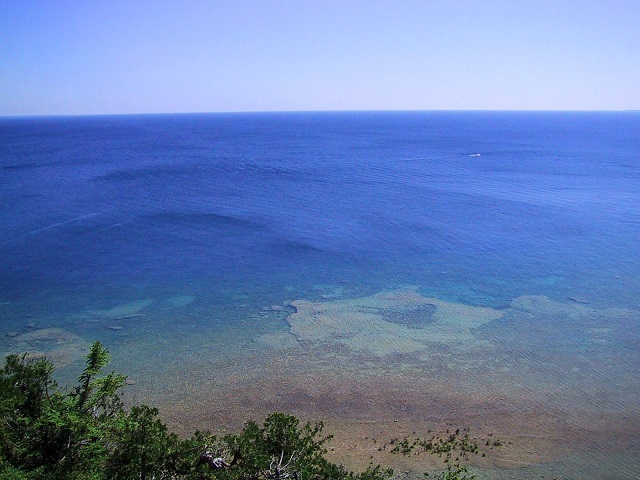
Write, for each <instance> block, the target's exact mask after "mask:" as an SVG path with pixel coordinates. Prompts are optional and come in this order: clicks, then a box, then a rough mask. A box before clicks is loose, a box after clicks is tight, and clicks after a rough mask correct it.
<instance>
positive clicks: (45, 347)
mask: <svg viewBox="0 0 640 480" xmlns="http://www.w3.org/2000/svg"><path fill="white" fill-rule="evenodd" d="M13 341H14V343H13V345H12V348H11V350H12V351H13V352H14V353H26V354H27V356H29V357H32V358H41V357H47V358H48V359H49V360H51V361H52V362H53V363H54V364H55V365H56V366H58V367H64V366H66V365H68V364H70V363H72V362H75V361H76V360H78V359H80V358H82V357H83V356H84V355H85V353H86V350H87V348H88V346H89V342H87V341H86V340H84V339H83V338H82V337H79V336H78V335H75V334H73V333H71V332H69V331H67V330H63V329H61V328H41V329H38V330H34V331H32V332H27V333H23V334H22V335H18V336H16V337H14V338H13Z"/></svg>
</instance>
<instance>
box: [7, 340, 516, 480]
mask: <svg viewBox="0 0 640 480" xmlns="http://www.w3.org/2000/svg"><path fill="white" fill-rule="evenodd" d="M110 358H111V356H110V354H109V352H108V351H107V349H106V348H105V347H104V346H103V345H102V344H101V343H100V342H98V341H96V342H94V343H93V344H92V345H91V347H90V349H89V352H88V354H87V356H86V366H85V368H84V370H83V371H82V373H81V374H80V376H79V377H78V381H77V385H76V386H75V387H73V388H71V389H63V388H61V387H59V385H58V383H57V382H56V381H55V379H54V376H53V374H54V372H55V366H54V364H53V363H52V362H51V361H49V360H48V359H47V358H45V357H41V358H37V357H30V356H28V355H27V354H23V355H15V354H13V355H9V356H8V357H7V358H6V361H5V365H4V367H3V368H2V369H0V418H2V419H3V420H2V422H1V424H0V480H9V479H12V480H13V479H15V480H21V479H25V480H26V479H42V480H46V479H90V480H100V479H143V480H144V479H185V480H187V479H221V480H227V479H228V480H269V479H294V480H303V479H305V480H306V479H314V480H334V479H335V480H338V479H353V480H389V479H392V478H399V477H394V472H393V470H392V469H390V468H384V467H382V466H380V465H373V464H369V466H368V467H367V468H366V469H365V470H364V471H362V472H353V471H350V470H348V469H347V468H345V467H344V466H343V465H338V464H335V463H332V462H330V461H328V460H327V459H326V454H327V447H326V443H327V442H328V441H330V440H331V438H332V436H331V435H326V434H325V433H324V424H323V423H322V422H315V423H311V422H307V423H304V424H302V423H301V421H300V420H299V419H298V418H296V417H294V416H293V415H289V414H285V413H278V412H275V413H271V414H269V415H268V416H267V417H266V418H265V420H264V421H263V423H262V424H261V425H260V424H258V423H256V422H255V421H253V420H250V421H248V422H247V423H245V425H244V428H243V429H242V430H241V431H240V433H236V434H226V435H224V436H217V435H214V434H213V433H212V432H210V431H196V432H195V433H193V434H192V435H190V436H187V437H182V438H181V437H179V436H178V435H177V434H175V433H171V432H169V430H168V428H167V426H166V425H165V424H164V423H163V421H162V420H161V419H160V417H159V411H158V409H157V408H155V407H152V406H148V405H145V404H142V405H134V406H132V407H131V408H129V409H127V408H125V406H124V403H123V401H122V398H121V397H122V390H123V389H124V387H125V386H126V385H127V377H126V376H125V375H123V374H119V373H116V372H113V371H112V372H110V373H106V374H105V373H104V372H103V370H104V368H105V367H106V366H107V365H108V363H109V361H110ZM381 435H383V432H381ZM376 442H377V440H376ZM503 444H504V442H503V441H501V440H499V439H496V438H486V439H485V438H482V439H480V438H474V437H472V436H471V435H470V434H469V431H468V429H462V430H460V429H456V430H446V431H443V432H431V431H429V432H427V435H426V436H424V437H419V436H414V437H411V438H409V437H405V438H402V439H401V438H393V439H389V440H388V441H381V442H380V444H379V447H378V449H379V450H380V451H382V450H388V451H390V452H391V453H394V454H398V455H403V456H412V455H414V456H415V455H420V454H431V455H438V456H439V457H440V458H441V459H442V463H443V469H442V470H438V471H430V472H427V473H424V476H425V477H426V478H430V479H436V480H437V479H440V480H472V479H474V478H476V477H475V475H473V474H471V473H470V472H469V470H468V468H467V467H466V466H465V465H463V462H464V461H465V460H467V459H468V458H469V456H471V455H479V456H482V457H484V456H485V455H486V453H485V451H486V449H491V450H493V449H494V448H499V447H501V446H502V445H503ZM406 473H407V472H405V473H404V476H403V477H402V478H407V476H406Z"/></svg>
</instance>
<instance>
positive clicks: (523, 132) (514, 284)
mask: <svg viewBox="0 0 640 480" xmlns="http://www.w3.org/2000/svg"><path fill="white" fill-rule="evenodd" d="M639 138H640V116H638V115H637V114H634V113H532V112H530V113H525V112H521V113H508V112H475V113H474V112H468V113H453V112H450V113H447V112H439V113H428V112H425V113H400V112H398V113H322V114H314V113H305V114H302V113H300V114H237V115H233V114H226V115H176V116H122V117H117V116H116V117H77V118H20V119H11V118H5V119H1V120H0V139H1V141H0V166H1V169H0V191H1V193H2V204H1V205H0V219H1V220H2V221H1V223H0V315H1V318H2V323H1V325H0V328H1V329H2V331H1V332H0V333H1V334H2V337H1V338H0V351H2V352H9V351H18V350H20V351H24V350H30V351H33V352H44V353H46V354H48V355H50V356H51V357H52V358H54V359H56V360H57V361H58V362H59V363H60V365H61V370H60V375H61V377H62V378H66V379H72V378H73V376H74V375H75V373H74V372H76V370H74V368H77V367H78V365H79V364H80V362H81V355H82V353H83V351H84V349H85V348H86V345H87V344H88V343H90V342H91V341H92V340H94V339H100V340H101V341H103V342H104V343H105V344H106V345H107V346H108V347H109V348H110V349H111V351H112V352H113V353H114V356H115V359H114V364H115V366H116V367H117V368H118V369H119V370H122V371H125V372H128V373H129V374H130V375H131V378H132V379H135V380H136V384H135V385H133V386H132V387H131V388H130V390H131V391H132V395H133V396H134V397H135V398H138V399H144V400H145V401H150V402H152V403H156V404H161V406H162V407H163V409H164V411H165V412H166V415H167V418H169V419H170V421H172V422H173V423H174V425H175V426H176V428H180V427H182V428H184V429H188V428H191V427H197V426H199V425H201V424H202V422H204V423H206V422H209V424H212V423H213V424H215V422H217V421H219V417H221V416H225V415H226V416H225V422H227V423H228V424H230V425H231V424H233V423H234V421H236V420H231V417H233V418H234V419H235V418H242V419H244V417H243V415H251V414H255V415H259V414H260V413H261V412H264V411H267V410H269V409H290V410H291V409H292V410H296V411H298V412H299V413H300V414H302V415H305V416H315V417H318V416H322V417H325V416H329V417H335V418H342V419H343V420H344V421H345V422H347V423H349V422H356V423H357V422H360V423H358V424H359V425H360V424H363V423H362V422H365V421H369V420H371V418H383V419H386V420H385V421H387V422H388V423H389V422H390V424H393V422H394V420H395V421H398V420H399V421H398V422H397V423H399V424H403V423H402V422H403V421H406V422H409V423H410V422H411V419H413V420H414V421H418V419H420V421H424V422H425V424H424V426H425V428H428V425H430V423H429V422H431V423H437V422H438V421H440V420H441V419H442V418H444V417H446V416H447V415H449V416H450V417H451V418H456V419H457V420H458V421H459V422H470V423H473V422H476V423H478V425H477V428H489V426H488V425H486V424H482V425H480V423H482V422H480V421H477V420H474V418H476V416H475V414H474V412H478V411H480V412H484V413H485V414H486V415H484V416H485V417H486V419H487V422H488V421H489V420H491V421H493V422H494V423H496V424H498V423H500V422H502V423H503V424H500V425H497V427H499V428H502V430H503V431H504V435H505V436H510V438H511V437H513V438H514V439H515V440H516V441H515V444H516V447H514V448H513V450H514V451H519V450H518V449H520V450H521V451H527V449H529V451H531V452H534V453H535V452H537V453H536V455H533V454H532V455H531V456H530V457H526V455H525V456H522V455H520V456H518V458H515V459H514V460H513V461H514V462H523V464H526V465H532V466H528V467H526V468H529V469H530V468H533V469H534V470H535V469H536V468H538V469H540V470H539V471H545V472H553V468H556V471H557V472H564V473H563V474H567V475H570V474H571V472H572V469H575V468H577V467H576V466H575V463H574V464H571V462H570V461H566V462H564V463H563V461H562V460H560V461H559V463H558V459H555V458H553V455H549V452H548V451H547V450H548V449H545V446H544V445H542V443H544V442H538V443H535V442H533V443H532V444H531V445H529V443H527V442H529V440H525V439H527V438H540V435H539V434H535V435H534V436H532V437H527V436H526V435H528V434H527V433H526V432H527V431H529V430H531V431H534V430H536V429H541V430H544V429H547V430H548V431H549V433H548V435H549V436H550V438H552V440H550V442H551V443H553V444H554V445H566V444H570V445H572V447H571V449H570V450H571V452H573V453H572V455H573V454H575V455H582V454H584V452H591V453H592V454H594V455H596V454H597V455H596V457H598V458H600V457H601V456H603V455H604V456H605V457H606V458H614V457H615V458H616V463H615V464H616V465H617V466H614V467H612V468H613V470H612V471H614V472H618V473H617V474H619V475H622V477H620V478H625V476H627V477H628V476H629V475H632V473H633V472H635V471H637V470H636V469H637V468H638V456H637V454H636V453H633V452H634V449H633V448H632V446H633V445H637V441H638V436H639V430H640V427H639V423H638V419H639V418H640V390H639V381H638V377H640V375H638V373H639V372H640V368H639V367H640V357H639V355H638V351H639V349H638V346H639V343H640V327H639V324H640V321H639V314H638V312H639V311H640V300H639V298H640V296H639V295H638V292H640V280H639V278H640V275H638V274H639V273H640V202H639V201H638V198H640V163H639V162H640V160H639V153H640V141H639V140H638V139H639ZM475 153H480V156H474V155H473V154H475ZM389 292H391V293H389ZM408 292H410V293H408ZM380 295H383V296H384V295H390V297H389V298H387V299H386V300H384V301H381V300H380ZM300 301H301V302H303V303H298V302H300ZM292 302H293V303H292ZM305 302H306V303H305ZM439 302H441V303H439ZM296 305H297V306H296ZM485 309H491V310H485ZM488 312H490V313H488ZM380 382H382V385H383V386H381V384H380ZM268 385H272V386H275V388H273V389H269V388H267V386H268ZM344 385H350V386H351V387H350V388H347V387H344ZM399 386H402V389H400V390H398V389H399V388H400V387H399ZM274 391H277V393H274ZM203 399H207V402H208V403H207V404H206V405H205V404H204V403H203ZM366 399H368V400H367V401H366V402H365V400H366ZM223 400H224V401H223ZM363 402H364V403H363ZM398 405H403V406H404V409H399V410H398V409H397V408H396V407H397V406H398ZM454 405H458V407H455V406H454ZM429 408H432V409H434V410H436V411H438V412H441V413H440V414H439V416H429V415H427V414H426V413H425V412H426V411H427V410H429ZM367 412H368V413H367ZM389 412H391V413H389ZM447 412H449V413H447ZM223 414H224V415H223ZM443 416H444V417H443ZM587 418H588V419H589V420H590V421H589V422H588V421H586V419H587ZM504 419H510V420H509V421H508V422H507V421H506V420H504ZM223 423H224V422H223ZM385 425H386V424H385ZM391 426H392V427H393V425H391ZM398 428H399V427H398ZM356 430H357V429H356ZM518 435H520V436H518ZM518 442H520V443H518ZM554 442H555V443H554ZM612 451H615V452H614V453H612ZM635 451H637V449H635ZM598 455H599V456H600V457H599V456H598ZM525 457H526V458H525ZM571 458H575V457H571ZM594 458H595V457H594ZM540 459H542V460H540ZM496 462H497V464H498V466H500V468H504V467H505V464H506V463H508V462H506V460H505V461H504V462H503V463H500V462H499V461H498V460H496ZM554 462H556V463H554ZM596 464H597V465H600V464H602V461H598V462H594V463H593V465H592V466H591V467H589V466H588V465H587V466H586V467H585V468H586V470H585V472H587V473H588V472H592V474H593V475H595V477H594V478H598V476H602V475H603V474H601V473H598V472H600V470H597V469H598V468H600V467H597V465H596ZM554 465H555V466H554ZM571 465H573V466H571ZM494 466H495V465H494ZM523 468H524V467H523ZM589 468H592V470H589ZM545 469H546V470H545ZM550 469H551V470H550ZM563 469H564V470H563ZM501 471H502V470H499V471H498V472H501ZM519 472H521V475H522V477H521V478H527V477H526V475H528V474H530V470H522V471H519ZM525 472H529V473H526V475H525ZM566 472H569V473H566ZM585 472H582V473H581V474H582V475H584V474H586V473H585ZM593 472H596V473H593ZM574 473H575V471H574ZM499 474H500V473H496V472H495V471H494V472H493V475H494V476H495V475H499ZM511 474H514V475H517V473H513V472H512V473H511ZM550 474H553V473H550ZM602 478H605V477H602ZM614 478H618V477H614ZM632 478H633V477H632Z"/></svg>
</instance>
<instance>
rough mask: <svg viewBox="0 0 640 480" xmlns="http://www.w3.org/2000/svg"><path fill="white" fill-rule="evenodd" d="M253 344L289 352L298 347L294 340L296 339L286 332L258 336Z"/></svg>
mask: <svg viewBox="0 0 640 480" xmlns="http://www.w3.org/2000/svg"><path fill="white" fill-rule="evenodd" d="M254 342H255V343H257V344H259V345H262V346H265V347H269V348H273V349H275V350H289V349H292V348H298V347H300V345H299V344H298V341H297V340H296V337H294V336H293V335H291V334H290V333H287V332H279V333H267V334H264V335H260V336H259V337H257V338H256V339H254Z"/></svg>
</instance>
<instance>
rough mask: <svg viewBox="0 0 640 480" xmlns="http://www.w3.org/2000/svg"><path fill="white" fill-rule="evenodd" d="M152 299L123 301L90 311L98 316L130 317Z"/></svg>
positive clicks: (149, 303) (136, 313)
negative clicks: (112, 305) (106, 307)
mask: <svg viewBox="0 0 640 480" xmlns="http://www.w3.org/2000/svg"><path fill="white" fill-rule="evenodd" d="M153 302H154V301H153V300H152V299H149V298H147V299H144V300H136V301H135V302H129V303H123V304H121V305H117V306H115V307H113V308H108V309H104V310H92V311H91V312H90V313H92V314H93V315H97V316H99V317H104V318H110V319H116V318H120V319H123V318H132V317H134V316H139V315H140V311H141V310H143V309H145V308H147V307H148V306H149V305H151V304H152V303H153Z"/></svg>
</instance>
